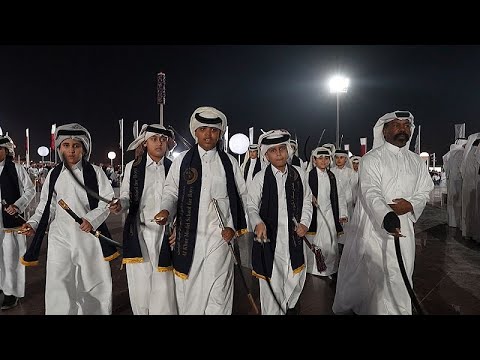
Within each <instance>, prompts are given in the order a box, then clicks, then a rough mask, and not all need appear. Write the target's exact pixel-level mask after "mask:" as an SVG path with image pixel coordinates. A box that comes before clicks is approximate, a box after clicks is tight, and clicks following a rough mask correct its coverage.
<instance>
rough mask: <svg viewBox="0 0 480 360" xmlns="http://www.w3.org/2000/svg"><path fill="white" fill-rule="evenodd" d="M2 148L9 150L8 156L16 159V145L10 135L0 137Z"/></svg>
mask: <svg viewBox="0 0 480 360" xmlns="http://www.w3.org/2000/svg"><path fill="white" fill-rule="evenodd" d="M0 147H4V148H5V149H7V150H8V155H10V156H13V157H15V150H14V149H15V148H16V146H15V144H14V143H13V140H12V138H11V137H10V136H8V135H3V136H2V135H0Z"/></svg>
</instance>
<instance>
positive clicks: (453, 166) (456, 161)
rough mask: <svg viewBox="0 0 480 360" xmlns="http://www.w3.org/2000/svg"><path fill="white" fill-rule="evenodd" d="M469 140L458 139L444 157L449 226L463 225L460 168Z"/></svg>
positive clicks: (458, 226)
mask: <svg viewBox="0 0 480 360" xmlns="http://www.w3.org/2000/svg"><path fill="white" fill-rule="evenodd" d="M466 144H467V139H457V140H456V141H455V144H452V145H450V151H448V152H447V153H446V154H445V155H444V156H443V164H444V165H443V167H444V169H445V177H446V181H447V220H448V226H450V227H457V228H459V229H460V228H461V224H462V175H461V172H460V167H461V164H462V161H463V153H464V151H465V145H466Z"/></svg>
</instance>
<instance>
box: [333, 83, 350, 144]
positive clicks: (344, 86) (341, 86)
mask: <svg viewBox="0 0 480 360" xmlns="http://www.w3.org/2000/svg"><path fill="white" fill-rule="evenodd" d="M328 85H329V87H330V93H335V94H336V95H337V132H336V144H335V145H336V147H337V149H339V148H340V93H346V92H347V90H348V86H349V85H350V79H349V78H346V77H345V76H342V75H335V76H333V77H332V78H330V81H329V83H328Z"/></svg>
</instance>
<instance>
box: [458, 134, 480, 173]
mask: <svg viewBox="0 0 480 360" xmlns="http://www.w3.org/2000/svg"><path fill="white" fill-rule="evenodd" d="M477 139H480V133H475V134H471V135H469V136H468V140H467V144H466V145H465V150H464V151H463V160H462V164H461V165H460V172H461V173H462V178H464V177H465V167H466V165H467V156H468V153H469V152H470V150H472V144H473V143H474V142H475V140H477Z"/></svg>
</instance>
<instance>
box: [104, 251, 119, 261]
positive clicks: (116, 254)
mask: <svg viewBox="0 0 480 360" xmlns="http://www.w3.org/2000/svg"><path fill="white" fill-rule="evenodd" d="M119 256H120V253H119V252H118V251H117V252H115V253H113V254H112V255H110V256H107V257H106V258H103V260H105V261H112V260H115V259H116V258H117V257H119Z"/></svg>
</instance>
